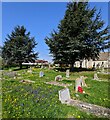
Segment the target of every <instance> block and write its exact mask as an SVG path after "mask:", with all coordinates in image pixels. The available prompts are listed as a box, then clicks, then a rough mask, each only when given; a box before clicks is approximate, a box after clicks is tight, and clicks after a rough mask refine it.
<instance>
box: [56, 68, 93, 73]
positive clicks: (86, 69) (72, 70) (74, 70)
mask: <svg viewBox="0 0 110 120" xmlns="http://www.w3.org/2000/svg"><path fill="white" fill-rule="evenodd" d="M67 69H69V70H70V71H71V72H82V71H94V69H93V68H66V67H65V68H63V67H62V68H61V67H59V68H55V70H58V71H61V72H65V71H66V70H67Z"/></svg>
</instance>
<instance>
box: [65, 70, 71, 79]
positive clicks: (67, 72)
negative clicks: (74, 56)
mask: <svg viewBox="0 0 110 120" xmlns="http://www.w3.org/2000/svg"><path fill="white" fill-rule="evenodd" d="M69 75H70V71H69V70H66V77H67V78H69V77H70V76H69Z"/></svg>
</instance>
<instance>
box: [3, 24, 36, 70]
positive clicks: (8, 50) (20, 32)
mask: <svg viewBox="0 0 110 120" xmlns="http://www.w3.org/2000/svg"><path fill="white" fill-rule="evenodd" d="M36 45H37V43H36V42H35V39H34V37H30V32H27V33H26V28H25V27H24V26H17V27H15V28H14V30H13V31H12V33H11V34H10V35H8V36H7V38H6V41H5V42H4V46H3V49H2V57H3V60H4V62H5V63H7V65H12V64H13V63H14V64H18V65H19V66H20V69H21V68H22V63H23V62H33V61H34V60H35V59H36V58H37V56H38V53H34V50H33V48H34V47H35V46H36Z"/></svg>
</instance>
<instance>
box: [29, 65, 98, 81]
mask: <svg viewBox="0 0 110 120" xmlns="http://www.w3.org/2000/svg"><path fill="white" fill-rule="evenodd" d="M27 72H29V73H32V68H31V67H30V68H29V70H28V71H27ZM43 76H44V72H43V71H40V72H39V77H43ZM69 77H70V71H69V70H66V78H69ZM61 80H62V76H61V75H57V76H56V77H55V81H61ZM94 80H99V78H98V76H97V74H96V73H95V74H94Z"/></svg>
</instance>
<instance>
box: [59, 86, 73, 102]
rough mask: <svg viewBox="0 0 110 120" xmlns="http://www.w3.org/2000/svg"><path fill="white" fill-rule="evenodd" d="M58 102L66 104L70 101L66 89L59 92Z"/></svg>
mask: <svg viewBox="0 0 110 120" xmlns="http://www.w3.org/2000/svg"><path fill="white" fill-rule="evenodd" d="M59 100H60V101H61V103H67V102H69V101H70V100H71V98H70V92H69V89H68V88H65V89H63V90H60V91H59Z"/></svg>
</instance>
